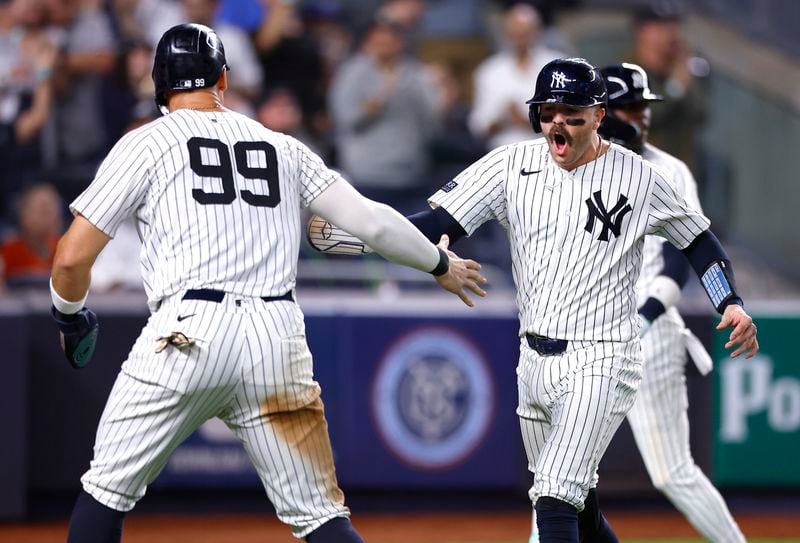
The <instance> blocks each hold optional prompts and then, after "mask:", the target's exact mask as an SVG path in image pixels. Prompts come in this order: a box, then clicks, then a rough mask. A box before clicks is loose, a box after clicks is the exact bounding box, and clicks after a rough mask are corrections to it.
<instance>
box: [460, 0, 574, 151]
mask: <svg viewBox="0 0 800 543" xmlns="http://www.w3.org/2000/svg"><path fill="white" fill-rule="evenodd" d="M503 28H504V36H505V41H506V48H505V49H504V50H503V51H501V52H499V53H497V54H495V55H492V56H491V57H489V58H488V59H486V60H485V61H484V62H483V63H481V65H480V66H479V67H478V69H477V71H476V72H475V100H474V104H473V110H472V115H471V117H470V128H471V129H472V131H473V133H474V134H476V135H477V136H480V137H483V138H486V139H487V141H488V143H489V147H490V148H493V147H498V146H500V145H506V144H509V143H516V142H520V141H524V140H527V139H531V138H533V137H534V134H533V132H532V131H531V126H530V121H529V120H528V106H527V105H526V104H525V101H526V100H528V99H529V98H530V97H531V95H532V93H533V90H532V89H533V87H532V85H533V82H534V81H536V76H537V74H538V73H539V71H540V70H541V69H542V67H543V66H544V65H545V64H547V63H548V62H550V61H551V60H553V59H555V58H558V57H561V56H564V55H563V54H561V53H560V52H558V51H554V50H552V49H548V48H546V47H544V46H542V45H540V44H539V36H540V34H539V33H540V30H541V21H540V19H539V14H538V13H537V12H536V10H535V9H534V8H533V7H531V6H529V5H527V4H517V5H514V6H512V7H511V8H509V9H508V11H507V12H506V14H505V18H504V27H503Z"/></svg>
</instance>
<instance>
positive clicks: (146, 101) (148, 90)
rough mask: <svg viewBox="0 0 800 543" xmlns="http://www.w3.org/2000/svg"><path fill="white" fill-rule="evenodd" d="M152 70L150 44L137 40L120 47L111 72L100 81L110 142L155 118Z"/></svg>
mask: <svg viewBox="0 0 800 543" xmlns="http://www.w3.org/2000/svg"><path fill="white" fill-rule="evenodd" d="M152 69H153V50H152V48H151V47H150V44H149V43H147V42H145V41H139V42H132V43H128V44H126V45H124V46H123V49H122V52H121V53H120V54H119V55H118V58H117V66H116V68H115V70H114V72H113V73H112V74H110V75H109V76H108V77H107V78H106V79H105V81H104V82H103V92H102V95H103V101H102V109H103V119H104V120H105V130H106V133H107V134H108V136H109V139H110V140H111V141H117V140H118V139H119V138H120V137H122V135H123V134H125V133H126V132H128V131H129V130H132V129H134V128H137V127H139V126H141V125H142V124H144V123H147V122H149V121H151V120H153V119H155V118H156V117H158V115H159V113H158V111H157V110H156V106H155V102H154V101H153V92H154V91H153V78H152V77H151V76H150V72H151V70H152Z"/></svg>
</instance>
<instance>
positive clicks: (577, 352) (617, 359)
mask: <svg viewBox="0 0 800 543" xmlns="http://www.w3.org/2000/svg"><path fill="white" fill-rule="evenodd" d="M641 372H642V367H641V347H640V343H639V340H638V338H637V339H634V340H632V341H630V342H627V343H620V342H610V341H603V342H592V341H570V342H569V344H568V347H567V350H566V352H564V353H562V354H560V355H552V356H542V355H540V354H538V353H537V352H536V351H534V350H533V349H531V348H530V347H529V346H528V344H527V342H526V341H524V340H523V341H521V343H520V361H519V365H518V366H517V385H518V389H519V390H518V392H519V406H518V407H517V415H519V417H520V427H521V429H522V440H523V442H524V444H525V452H526V453H527V455H528V470H529V471H531V472H532V473H533V474H534V483H533V486H532V487H531V489H530V492H529V495H530V498H531V501H532V502H533V503H534V505H535V504H536V500H538V499H539V497H541V496H550V497H553V498H557V499H559V500H562V501H565V502H567V503H569V504H572V505H573V506H575V507H576V508H577V509H578V511H582V510H583V502H584V501H585V500H586V495H587V494H588V492H589V489H591V488H594V487H595V486H597V466H598V464H599V463H600V458H601V457H602V456H603V453H604V452H605V450H606V448H607V447H608V444H609V443H610V441H611V438H612V437H613V435H614V432H616V430H617V428H618V427H619V425H620V423H622V420H623V419H624V418H625V414H626V413H627V412H628V410H629V409H630V408H631V406H632V405H633V401H634V398H635V395H636V389H637V387H638V386H639V381H640V380H641Z"/></svg>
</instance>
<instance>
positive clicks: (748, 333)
mask: <svg viewBox="0 0 800 543" xmlns="http://www.w3.org/2000/svg"><path fill="white" fill-rule="evenodd" d="M725 328H733V332H731V335H730V337H729V338H728V342H727V343H726V344H725V348H726V349H731V348H733V347H735V346H736V345H738V346H739V347H738V348H737V349H736V350H735V351H733V352H732V353H731V358H735V357H737V356H739V355H740V354H742V353H743V352H747V358H753V357H754V356H755V355H756V353H758V338H757V337H756V332H757V331H758V329H757V328H756V325H755V324H754V323H753V319H752V318H751V317H750V315H748V314H747V313H746V312H745V310H744V309H743V308H742V306H740V305H736V304H729V305H728V307H726V308H725V312H724V313H723V314H722V320H721V321H720V323H719V324H718V325H717V330H724V329H725Z"/></svg>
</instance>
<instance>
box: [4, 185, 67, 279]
mask: <svg viewBox="0 0 800 543" xmlns="http://www.w3.org/2000/svg"><path fill="white" fill-rule="evenodd" d="M62 205H63V204H62V201H61V198H60V197H59V195H58V191H56V189H55V187H54V186H53V185H50V184H49V183H40V184H36V185H31V186H29V187H28V188H27V189H26V190H24V191H23V192H22V194H21V195H20V197H19V204H18V211H17V222H18V228H19V229H18V233H17V234H16V235H13V236H12V237H10V238H9V239H7V240H6V241H5V242H4V243H3V245H2V248H1V249H0V254H2V260H3V268H4V269H5V276H6V281H7V282H8V284H9V286H12V287H13V286H28V285H36V286H44V285H47V280H48V278H49V277H50V269H51V268H52V266H53V255H54V254H55V251H56V244H57V243H58V238H59V236H60V235H61V232H62V230H63V217H62Z"/></svg>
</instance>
